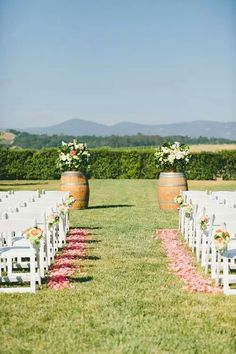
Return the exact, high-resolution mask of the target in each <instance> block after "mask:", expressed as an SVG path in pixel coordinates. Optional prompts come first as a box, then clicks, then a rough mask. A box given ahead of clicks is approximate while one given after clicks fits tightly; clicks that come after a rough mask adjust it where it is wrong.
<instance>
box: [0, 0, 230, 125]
mask: <svg viewBox="0 0 236 354" xmlns="http://www.w3.org/2000/svg"><path fill="white" fill-rule="evenodd" d="M235 39H236V1H235V0H83V1H82V0H70V1H68V0H37V1H36V0H31V1H29V0H10V1H6V0H0V47H1V51H0V82H1V85H0V126H2V127H21V128H23V127H33V126H46V125H52V124H55V123H59V122H62V121H64V120H67V119H72V118H80V119H85V120H92V121H95V122H100V123H105V124H113V123H118V122H121V121H131V122H137V123H149V124H158V123H172V122H177V121H193V120H199V119H207V120H217V121H234V120H235V119H236V67H235V63H236V46H235V43H236V41H235Z"/></svg>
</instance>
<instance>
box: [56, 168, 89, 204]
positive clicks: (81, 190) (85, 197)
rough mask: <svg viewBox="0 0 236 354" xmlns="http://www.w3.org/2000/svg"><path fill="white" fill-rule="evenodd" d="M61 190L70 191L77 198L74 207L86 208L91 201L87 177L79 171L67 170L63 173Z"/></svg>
mask: <svg viewBox="0 0 236 354" xmlns="http://www.w3.org/2000/svg"><path fill="white" fill-rule="evenodd" d="M61 191H68V192H70V195H72V196H73V197H74V198H75V202H74V203H73V204H72V206H71V208H72V209H86V208H87V207H88V201H89V184H88V179H87V177H86V176H85V175H84V174H83V173H81V172H79V171H67V172H63V173H62V175H61Z"/></svg>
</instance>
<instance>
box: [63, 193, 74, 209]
mask: <svg viewBox="0 0 236 354" xmlns="http://www.w3.org/2000/svg"><path fill="white" fill-rule="evenodd" d="M74 202H75V198H74V197H73V196H72V195H69V196H68V197H67V198H66V200H65V205H66V206H68V207H71V205H72V204H73V203H74Z"/></svg>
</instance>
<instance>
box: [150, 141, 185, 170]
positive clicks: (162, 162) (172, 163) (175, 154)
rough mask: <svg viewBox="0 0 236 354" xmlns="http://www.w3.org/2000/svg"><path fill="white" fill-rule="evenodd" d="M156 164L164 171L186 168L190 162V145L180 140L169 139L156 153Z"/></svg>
mask: <svg viewBox="0 0 236 354" xmlns="http://www.w3.org/2000/svg"><path fill="white" fill-rule="evenodd" d="M154 156H155V161H156V165H157V167H158V168H160V167H161V169H162V170H163V171H171V172H175V171H176V170H177V169H178V170H182V171H183V170H184V169H185V167H186V165H187V163H188V162H189V146H188V145H186V144H182V143H180V142H178V141H175V142H173V143H172V142H171V141H167V142H165V143H164V144H163V145H162V146H160V147H159V148H158V149H157V151H156V152H155V154H154Z"/></svg>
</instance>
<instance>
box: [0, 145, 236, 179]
mask: <svg viewBox="0 0 236 354" xmlns="http://www.w3.org/2000/svg"><path fill="white" fill-rule="evenodd" d="M154 151H155V150H154V149H110V148H102V149H101V148H100V149H92V150H91V168H90V171H89V173H88V174H89V177H90V178H98V179H101V178H105V179H106V178H114V179H115V178H136V179H137V178H148V179H151V178H157V177H158V175H159V173H160V172H161V170H160V169H158V168H157V167H156V166H155V161H154ZM57 156H58V153H57V149H55V148H47V149H46V148H45V149H41V150H29V149H27V150H13V149H6V148H1V149H0V178H1V179H58V178H59V177H60V174H61V173H60V171H59V170H58V169H57V167H56V159H57ZM186 175H187V178H188V179H198V180H214V179H216V178H217V177H222V178H223V179H228V180H230V179H236V151H221V152H218V153H210V152H202V153H194V154H192V156H191V158H190V162H189V164H188V168H187V170H186Z"/></svg>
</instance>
